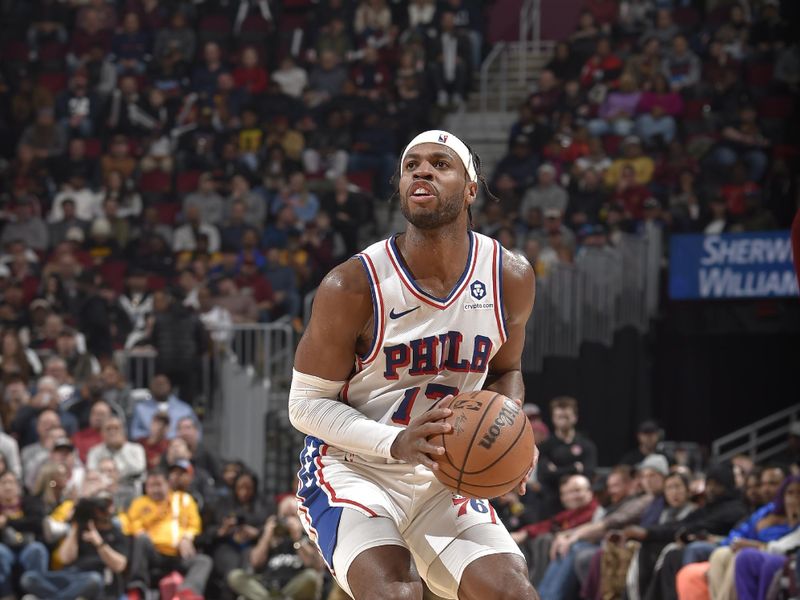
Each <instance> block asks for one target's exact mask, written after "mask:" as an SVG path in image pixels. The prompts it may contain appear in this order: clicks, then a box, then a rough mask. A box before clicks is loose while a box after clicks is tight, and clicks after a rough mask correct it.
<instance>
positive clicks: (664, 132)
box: [636, 74, 683, 145]
mask: <svg viewBox="0 0 800 600" xmlns="http://www.w3.org/2000/svg"><path fill="white" fill-rule="evenodd" d="M652 86H653V87H652V90H649V91H645V92H643V93H642V96H641V99H640V100H639V105H638V107H637V112H638V113H639V117H638V118H637V119H636V132H637V133H638V134H639V136H640V137H641V138H642V140H644V143H645V144H647V145H650V144H652V143H653V142H654V141H656V139H657V136H660V141H661V142H662V144H664V143H666V144H669V143H670V142H672V140H674V139H675V135H676V131H677V124H676V121H675V118H676V117H678V116H679V115H680V113H681V112H682V111H683V99H682V98H681V96H680V94H678V93H676V92H673V91H670V89H669V85H668V83H667V79H666V78H665V77H664V76H663V75H661V74H658V75H656V76H655V77H654V79H653V83H652Z"/></svg>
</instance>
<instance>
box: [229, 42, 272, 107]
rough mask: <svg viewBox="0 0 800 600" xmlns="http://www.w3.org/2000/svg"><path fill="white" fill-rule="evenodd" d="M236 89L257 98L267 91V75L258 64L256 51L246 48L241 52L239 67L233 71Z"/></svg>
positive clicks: (250, 47) (251, 47) (249, 47)
mask: <svg viewBox="0 0 800 600" xmlns="http://www.w3.org/2000/svg"><path fill="white" fill-rule="evenodd" d="M233 79H234V81H235V83H236V87H237V88H239V89H242V90H244V91H245V92H246V93H247V94H249V95H250V96H258V95H259V94H263V93H264V92H265V91H266V90H267V85H268V84H269V74H268V73H267V70H266V69H265V68H264V67H262V66H261V65H260V64H259V57H258V50H256V48H254V47H253V46H247V47H246V48H245V49H244V50H242V60H241V66H239V67H237V68H236V69H235V70H234V71H233Z"/></svg>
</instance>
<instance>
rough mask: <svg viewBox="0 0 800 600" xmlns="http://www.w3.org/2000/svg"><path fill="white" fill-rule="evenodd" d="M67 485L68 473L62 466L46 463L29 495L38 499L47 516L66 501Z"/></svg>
mask: <svg viewBox="0 0 800 600" xmlns="http://www.w3.org/2000/svg"><path fill="white" fill-rule="evenodd" d="M67 483H69V473H68V471H67V467H65V466H64V465H62V464H59V463H55V462H50V461H47V462H45V463H44V464H43V465H42V466H41V468H40V469H39V474H38V476H37V477H36V483H35V484H34V486H33V488H32V489H31V494H32V495H33V496H36V497H37V498H39V500H40V502H41V503H42V506H43V508H44V512H45V514H48V515H49V514H50V513H51V512H53V510H55V508H56V507H57V506H59V505H60V504H61V503H62V502H65V501H66V499H67V497H66V493H67ZM47 537H48V536H45V538H47Z"/></svg>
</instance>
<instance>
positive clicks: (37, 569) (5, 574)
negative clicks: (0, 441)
mask: <svg viewBox="0 0 800 600" xmlns="http://www.w3.org/2000/svg"><path fill="white" fill-rule="evenodd" d="M43 517H44V513H43V512H42V506H41V503H40V502H38V498H36V497H31V496H23V495H22V488H21V486H20V483H19V480H18V479H17V477H16V475H14V474H13V473H12V472H11V471H6V472H5V473H3V474H0V538H1V539H2V542H0V597H3V598H7V597H9V596H11V594H12V590H13V587H14V585H13V584H14V574H13V573H12V570H13V569H14V567H16V566H19V567H20V568H21V570H22V571H23V572H24V574H25V575H28V576H29V577H30V576H33V577H35V576H38V575H41V574H42V573H43V572H45V571H46V570H47V562H48V560H47V549H46V548H45V547H44V545H43V544H42V543H41V542H38V541H36V537H37V536H39V535H41V533H42V519H43ZM12 597H13V596H12Z"/></svg>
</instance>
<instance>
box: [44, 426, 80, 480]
mask: <svg viewBox="0 0 800 600" xmlns="http://www.w3.org/2000/svg"><path fill="white" fill-rule="evenodd" d="M48 437H49V439H50V440H51V441H50V442H49V444H50V445H51V450H50V456H49V457H48V460H49V461H50V462H53V463H56V464H59V465H64V466H65V467H66V468H67V486H66V488H65V493H66V494H68V495H69V494H77V493H78V491H79V490H80V489H81V486H82V485H83V479H84V477H85V476H86V468H85V467H84V466H83V463H82V462H81V459H80V458H78V456H77V454H76V453H75V446H74V445H73V444H72V441H71V440H70V439H69V438H68V437H67V435H66V432H65V431H64V430H63V429H60V428H57V429H53V430H51V431H50V434H49V436H48ZM38 471H39V469H36V472H35V473H34V481H36V476H38V474H39V473H38Z"/></svg>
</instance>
